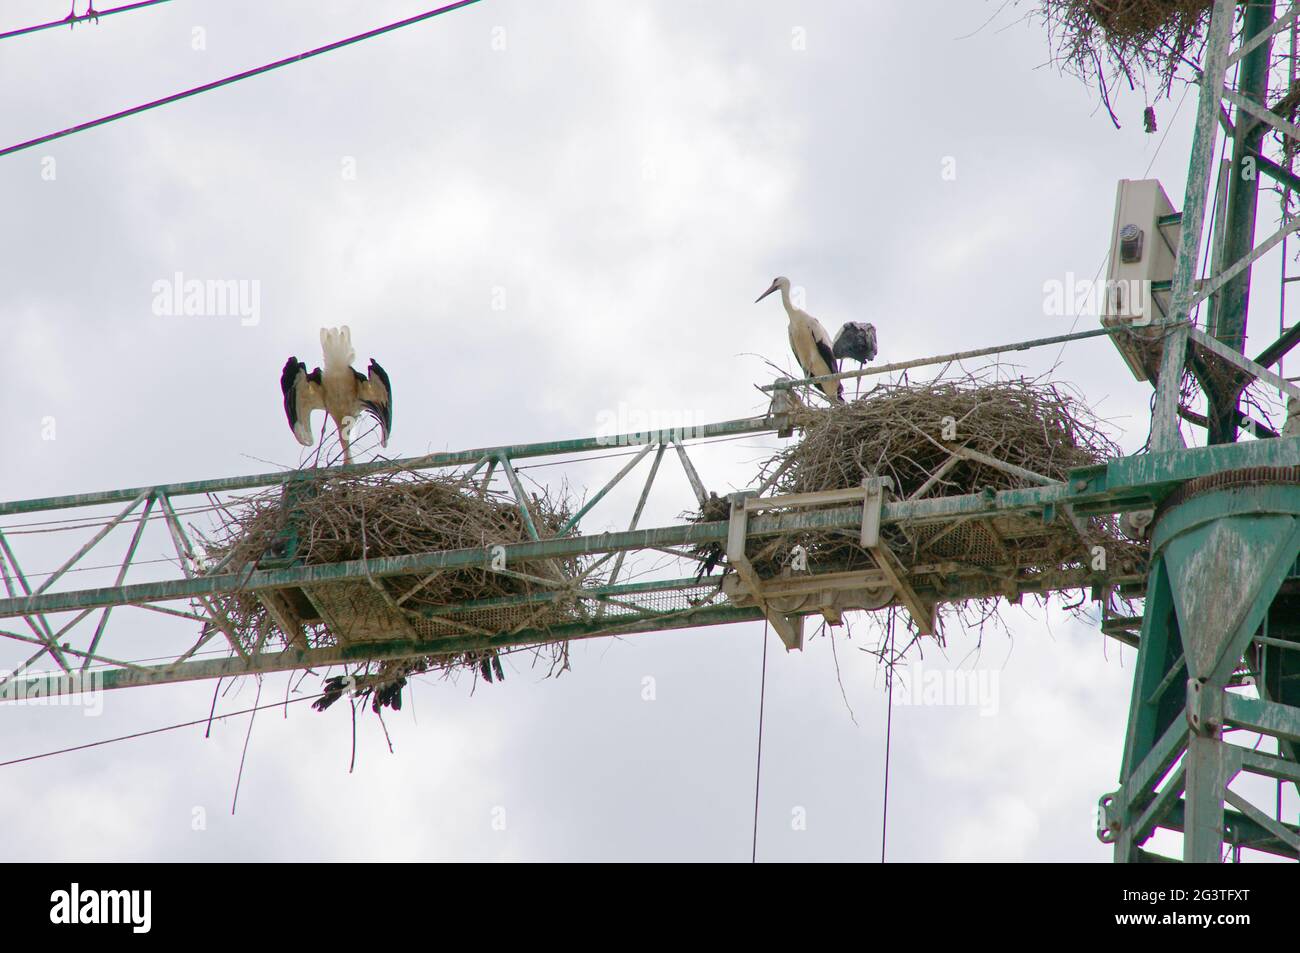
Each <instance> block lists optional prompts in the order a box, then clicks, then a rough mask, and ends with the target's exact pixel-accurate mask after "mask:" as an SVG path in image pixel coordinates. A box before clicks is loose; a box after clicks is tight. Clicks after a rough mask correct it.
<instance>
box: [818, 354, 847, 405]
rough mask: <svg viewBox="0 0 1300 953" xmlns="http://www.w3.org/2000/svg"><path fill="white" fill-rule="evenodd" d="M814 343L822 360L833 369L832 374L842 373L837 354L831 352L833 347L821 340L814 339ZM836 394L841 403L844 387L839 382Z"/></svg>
mask: <svg viewBox="0 0 1300 953" xmlns="http://www.w3.org/2000/svg"><path fill="white" fill-rule="evenodd" d="M814 343H815V344H816V345H817V353H818V354H820V355H821V356H822V360H823V361H825V362H826V366H827V367H829V368H830V369H831V373H832V374H838V373H839V372H840V362H839V361H837V360H835V352H834V351H832V350H831V346H830V345H829V344H827V343H826V342H825V341H823V340H822V339H821V338H814ZM819 386H820V385H819ZM835 394H836V396H837V397H838V398H839V399H840V401H841V402H842V401H843V400H844V385H843V384H841V383H840V382H839V381H836V382H835Z"/></svg>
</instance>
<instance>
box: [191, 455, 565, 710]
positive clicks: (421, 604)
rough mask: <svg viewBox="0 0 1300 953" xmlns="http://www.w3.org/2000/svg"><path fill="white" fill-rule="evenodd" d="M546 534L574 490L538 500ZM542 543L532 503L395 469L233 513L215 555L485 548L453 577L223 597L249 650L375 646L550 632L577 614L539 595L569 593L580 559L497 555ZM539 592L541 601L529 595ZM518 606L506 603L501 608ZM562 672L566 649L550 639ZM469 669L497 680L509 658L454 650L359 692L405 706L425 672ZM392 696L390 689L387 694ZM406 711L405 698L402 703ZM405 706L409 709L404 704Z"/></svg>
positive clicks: (545, 645)
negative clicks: (513, 559) (406, 685)
mask: <svg viewBox="0 0 1300 953" xmlns="http://www.w3.org/2000/svg"><path fill="white" fill-rule="evenodd" d="M528 507H529V511H530V513H531V516H532V519H533V522H534V525H535V528H536V529H537V531H538V535H539V536H541V537H542V538H547V537H554V536H556V535H558V533H559V532H560V530H561V529H562V527H563V526H564V525H565V523H566V522H567V521H568V519H569V515H570V504H569V501H568V499H567V497H566V495H565V494H564V493H563V491H561V493H560V494H559V495H558V497H556V496H552V495H550V494H549V493H538V494H533V495H532V496H531V498H530V500H529V501H528ZM530 538H531V536H530V534H529V532H528V529H527V526H526V524H525V522H524V519H523V516H522V513H521V509H520V506H519V504H518V503H517V502H516V501H515V500H514V499H513V497H509V496H507V495H505V494H502V493H498V492H494V491H486V492H485V491H484V490H483V489H482V487H481V486H480V485H479V483H478V482H477V481H474V480H471V479H469V478H461V477H452V476H446V475H430V474H424V473H415V472H410V471H388V472H382V473H378V474H374V475H369V476H363V477H357V478H333V479H330V478H314V477H312V476H311V475H306V476H305V477H304V479H302V480H300V481H294V482H293V483H290V484H289V485H287V486H286V487H283V488H277V489H276V490H274V491H271V492H268V493H264V494H260V495H258V496H255V497H252V498H250V499H248V500H245V501H244V502H243V503H242V504H241V505H240V506H238V507H236V508H233V509H227V510H224V511H223V517H222V519H221V525H220V527H219V529H218V531H217V532H216V534H215V538H208V539H205V548H206V558H207V560H208V561H209V563H211V564H217V565H220V566H221V569H220V571H221V572H225V573H229V572H239V571H242V570H247V569H248V568H249V567H256V568H258V569H274V568H285V567H290V566H323V565H330V564H337V563H344V562H351V561H354V560H375V559H382V558H387V557H401V556H413V555H419V554H422V553H431V552H438V551H444V550H467V549H471V550H480V551H481V552H482V554H483V558H482V560H481V561H476V562H475V563H474V564H472V565H466V566H461V567H457V568H449V569H446V570H443V571H440V572H426V571H418V572H417V571H412V572H409V573H400V574H397V575H372V576H371V577H370V578H362V579H359V580H358V579H349V580H344V581H337V582H325V583H312V584H306V585H302V586H301V587H297V588H277V589H259V590H249V591H245V592H239V593H236V594H233V595H229V596H222V597H217V598H216V599H215V600H214V601H216V602H217V604H218V605H217V608H218V609H219V610H220V611H221V612H222V613H224V615H225V617H226V618H227V619H229V621H230V624H231V625H232V627H233V629H234V632H235V635H236V636H237V637H238V639H239V640H240V641H241V642H242V644H243V645H244V647H245V648H246V649H247V650H249V651H253V650H255V649H256V648H257V647H259V646H264V645H268V644H269V645H276V644H282V645H284V646H296V647H300V648H308V647H311V648H316V647H325V646H342V647H348V646H357V645H360V644H364V643H367V642H383V641H407V640H411V641H416V640H418V641H436V640H437V639H438V638H440V637H447V636H464V635H467V634H469V635H474V634H493V635H495V634H498V633H502V632H511V631H519V630H525V629H527V630H539V631H540V632H542V633H544V632H545V630H546V629H548V628H549V627H550V626H553V625H556V624H560V623H564V622H572V621H575V620H576V619H577V618H578V615H577V613H576V611H575V609H574V606H573V604H572V603H571V602H570V601H565V600H554V599H550V598H547V597H538V596H539V593H541V592H548V593H549V592H551V591H553V590H557V589H562V588H564V586H565V585H566V583H565V581H564V579H565V576H566V575H573V574H574V573H575V572H576V571H577V570H578V566H577V561H576V560H554V559H550V560H534V561H528V562H519V563H511V564H509V565H504V564H502V565H498V566H496V567H495V568H494V567H493V559H492V555H493V551H492V547H493V546H494V545H497V544H503V545H504V544H510V543H519V542H526V541H528V540H529V539H530ZM530 597H538V598H535V599H534V598H530ZM502 601H504V602H506V603H508V604H507V605H500V604H492V603H500V602H502ZM537 644H538V645H539V646H540V647H541V651H542V653H543V655H544V656H546V657H548V659H549V661H550V662H551V663H553V664H554V663H559V664H563V662H564V660H565V658H566V657H567V654H566V652H567V650H566V646H565V644H564V643H561V642H547V640H545V639H544V638H540V639H539V640H538V643H537ZM459 669H470V670H472V671H474V672H477V673H479V674H480V675H482V677H483V678H484V679H485V680H487V681H493V680H494V679H493V676H494V675H495V676H496V677H497V678H499V677H501V675H502V674H503V671H502V669H501V665H500V661H499V659H498V658H497V652H496V650H492V649H475V650H471V651H465V650H460V651H449V652H447V653H445V654H439V655H435V656H430V657H427V658H424V659H420V660H403V661H389V662H383V663H378V664H376V665H374V666H370V667H368V668H367V669H366V670H365V671H363V672H362V673H360V674H361V677H359V678H358V679H357V682H358V685H359V688H358V691H359V692H361V693H363V694H364V693H366V691H367V689H370V690H373V692H374V699H375V704H376V706H378V705H379V704H380V703H381V698H385V699H387V700H385V701H383V704H389V705H391V704H392V702H393V700H394V699H393V695H392V686H393V685H394V684H395V683H396V682H397V681H398V679H404V677H405V676H406V675H409V674H411V673H412V672H415V671H418V672H425V671H430V670H442V671H446V672H451V671H455V670H459ZM385 692H386V694H385ZM398 703H399V704H400V696H398ZM393 707H396V706H393Z"/></svg>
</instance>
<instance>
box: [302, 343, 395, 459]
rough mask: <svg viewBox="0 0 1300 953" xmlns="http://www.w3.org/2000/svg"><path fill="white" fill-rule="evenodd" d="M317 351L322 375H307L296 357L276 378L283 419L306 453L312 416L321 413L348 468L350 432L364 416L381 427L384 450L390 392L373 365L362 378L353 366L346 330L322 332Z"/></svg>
mask: <svg viewBox="0 0 1300 953" xmlns="http://www.w3.org/2000/svg"><path fill="white" fill-rule="evenodd" d="M320 345H321V351H322V352H323V353H324V355H325V369H324V370H322V369H321V368H319V367H317V368H315V369H314V370H312V371H311V372H310V373H309V372H308V371H307V365H306V364H304V363H303V362H302V361H300V360H298V358H297V357H291V358H289V360H288V362H287V363H286V364H285V365H284V371H283V372H281V374H280V390H281V391H283V392H284V413H285V416H287V417H288V418H289V426H290V427H291V428H292V429H293V434H294V436H295V437H297V438H298V442H299V443H301V444H302V445H303V446H304V447H310V446H311V445H312V443H313V438H312V431H311V413H312V411H313V410H323V411H325V413H327V414H329V416H330V417H331V418H333V420H334V425H335V427H337V428H338V433H339V443H340V444H342V446H343V462H344V463H351V462H352V442H351V433H352V427H353V426H354V425H355V424H356V421H357V419H358V418H359V417H360V416H361V414H363V413H368V414H370V415H371V416H372V417H374V418H375V420H377V421H379V429H380V444H381V446H385V447H386V446H388V434H389V431H391V430H392V427H393V388H392V385H391V384H390V383H389V382H388V374H386V373H385V372H384V369H383V368H382V367H380V366H379V364H378V362H377V361H375V360H373V359H372V360H371V362H370V367H369V368H368V374H365V375H363V374H362V373H361V372H360V371H358V370H356V369H355V368H354V367H353V366H352V362H353V361H354V360H355V359H356V352H355V351H354V350H353V349H352V332H351V331H350V330H349V329H348V327H347V326H346V325H344V326H343V327H341V328H321V331H320Z"/></svg>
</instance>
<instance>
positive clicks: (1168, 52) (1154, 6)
mask: <svg viewBox="0 0 1300 953" xmlns="http://www.w3.org/2000/svg"><path fill="white" fill-rule="evenodd" d="M1213 5H1214V4H1213V0H1105V2H1102V0H1039V4H1038V10H1037V11H1036V15H1037V17H1038V18H1039V19H1040V20H1042V21H1043V23H1044V24H1045V25H1046V27H1047V31H1048V35H1049V40H1050V43H1051V47H1052V53H1053V58H1054V60H1055V62H1056V63H1057V64H1058V65H1059V66H1060V67H1061V69H1062V70H1064V71H1065V72H1067V73H1070V74H1071V75H1074V76H1077V77H1079V78H1080V79H1082V80H1084V81H1085V82H1088V83H1093V82H1095V83H1097V84H1098V87H1099V90H1100V92H1101V95H1102V99H1103V101H1104V102H1105V103H1106V106H1107V108H1108V109H1109V107H1110V91H1111V90H1112V89H1113V88H1115V84H1116V82H1117V81H1119V80H1122V81H1123V82H1124V83H1125V84H1126V85H1129V86H1132V85H1136V84H1139V83H1141V82H1142V77H1143V76H1146V75H1150V76H1152V77H1154V78H1155V80H1156V81H1157V83H1158V85H1159V87H1160V88H1159V89H1158V90H1155V91H1153V97H1154V96H1158V95H1161V94H1164V95H1168V93H1169V90H1170V87H1171V85H1172V83H1173V81H1174V78H1175V77H1176V76H1177V74H1178V71H1179V69H1180V68H1181V67H1183V66H1184V65H1186V64H1188V63H1191V64H1196V63H1199V62H1200V59H1201V53H1202V51H1203V48H1204V44H1205V31H1206V27H1207V25H1208V23H1209V16H1210V10H1211V8H1212V7H1213ZM1111 115H1112V116H1114V113H1113V112H1112V113H1111Z"/></svg>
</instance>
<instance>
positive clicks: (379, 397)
mask: <svg viewBox="0 0 1300 953" xmlns="http://www.w3.org/2000/svg"><path fill="white" fill-rule="evenodd" d="M369 371H370V376H369V377H366V376H365V375H363V374H362V373H361V372H360V371H358V370H357V369H356V368H353V369H352V373H353V374H355V375H356V376H357V380H358V381H363V382H364V383H365V384H366V385H367V386H366V387H364V388H362V393H363V394H366V393H369V394H370V396H371V398H372V399H366V398H365V397H363V398H362V400H361V404H362V406H364V407H365V408H366V410H367V411H369V412H370V414H371V415H372V416H373V417H374V418H375V419H376V420H377V421H379V425H380V427H381V428H383V431H384V443H385V444H387V442H388V435H389V433H390V432H392V429H393V385H392V383H391V382H390V381H389V379H388V373H387V372H386V371H385V370H384V369H383V368H382V367H380V366H379V362H378V361H376V360H374V359H373V358H372V359H371V361H370V367H369ZM377 391H382V394H379V393H376V392H377Z"/></svg>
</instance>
